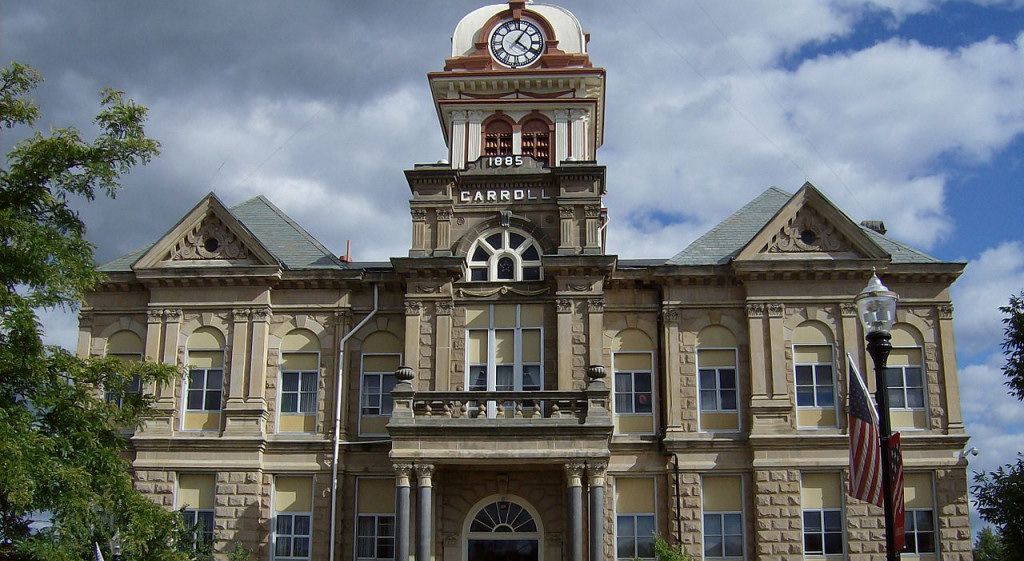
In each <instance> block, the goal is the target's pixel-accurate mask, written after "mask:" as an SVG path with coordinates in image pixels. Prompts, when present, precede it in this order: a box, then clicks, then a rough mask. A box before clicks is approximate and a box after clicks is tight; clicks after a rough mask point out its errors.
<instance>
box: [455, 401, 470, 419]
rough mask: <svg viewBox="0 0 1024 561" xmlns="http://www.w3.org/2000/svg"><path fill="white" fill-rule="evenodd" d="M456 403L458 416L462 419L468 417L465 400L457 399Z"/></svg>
mask: <svg viewBox="0 0 1024 561" xmlns="http://www.w3.org/2000/svg"><path fill="white" fill-rule="evenodd" d="M456 403H458V404H459V416H460V417H462V418H463V419H465V418H468V417H469V411H468V410H467V409H466V402H465V401H457V402H456Z"/></svg>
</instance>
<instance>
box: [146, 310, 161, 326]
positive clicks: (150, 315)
mask: <svg viewBox="0 0 1024 561" xmlns="http://www.w3.org/2000/svg"><path fill="white" fill-rule="evenodd" d="M163 322H164V311H163V310H146V323H163Z"/></svg>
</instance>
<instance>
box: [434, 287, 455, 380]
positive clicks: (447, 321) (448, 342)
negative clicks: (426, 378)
mask: <svg viewBox="0 0 1024 561" xmlns="http://www.w3.org/2000/svg"><path fill="white" fill-rule="evenodd" d="M453 308H454V304H453V302H452V301H451V300H438V301H436V302H435V303H434V310H435V314H434V315H435V316H436V317H437V322H436V327H435V332H434V389H436V390H439V391H448V390H450V389H451V365H452V361H451V354H452V310H453Z"/></svg>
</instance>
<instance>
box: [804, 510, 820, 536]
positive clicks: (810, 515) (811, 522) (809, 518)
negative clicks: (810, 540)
mask: <svg viewBox="0 0 1024 561" xmlns="http://www.w3.org/2000/svg"><path fill="white" fill-rule="evenodd" d="M804 531H805V532H819V533H820V532H821V511H820V510H809V511H807V512H805V513H804Z"/></svg>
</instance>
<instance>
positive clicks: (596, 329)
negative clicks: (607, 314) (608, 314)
mask: <svg viewBox="0 0 1024 561" xmlns="http://www.w3.org/2000/svg"><path fill="white" fill-rule="evenodd" d="M587 331H588V333H587V343H588V345H587V347H588V350H589V353H588V356H587V364H604V298H591V299H589V300H587Z"/></svg>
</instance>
